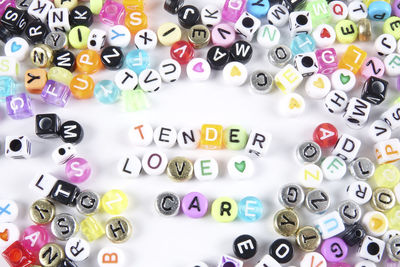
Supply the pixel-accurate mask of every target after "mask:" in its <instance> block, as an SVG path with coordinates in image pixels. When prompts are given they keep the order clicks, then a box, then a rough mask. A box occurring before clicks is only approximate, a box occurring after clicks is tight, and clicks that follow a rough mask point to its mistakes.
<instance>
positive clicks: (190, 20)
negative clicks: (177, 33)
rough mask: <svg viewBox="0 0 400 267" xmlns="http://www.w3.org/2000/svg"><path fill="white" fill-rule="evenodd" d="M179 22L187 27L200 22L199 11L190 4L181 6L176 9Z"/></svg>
mask: <svg viewBox="0 0 400 267" xmlns="http://www.w3.org/2000/svg"><path fill="white" fill-rule="evenodd" d="M178 20H179V24H181V26H182V27H183V28H186V29H189V28H190V27H192V26H193V25H196V24H198V23H199V22H200V11H199V10H198V9H197V7H195V6H192V5H187V6H183V7H181V8H180V9H179V11H178Z"/></svg>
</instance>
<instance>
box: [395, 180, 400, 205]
mask: <svg viewBox="0 0 400 267" xmlns="http://www.w3.org/2000/svg"><path fill="white" fill-rule="evenodd" d="M394 194H395V196H396V199H397V204H400V183H399V184H397V185H396V186H395V188H394Z"/></svg>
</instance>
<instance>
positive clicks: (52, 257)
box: [39, 243, 65, 267]
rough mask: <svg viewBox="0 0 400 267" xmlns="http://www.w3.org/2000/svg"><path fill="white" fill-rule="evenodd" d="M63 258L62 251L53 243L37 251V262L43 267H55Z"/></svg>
mask: <svg viewBox="0 0 400 267" xmlns="http://www.w3.org/2000/svg"><path fill="white" fill-rule="evenodd" d="M64 258H65V254H64V250H63V249H62V248H61V247H60V246H59V245H57V244H54V243H49V244H46V245H44V246H43V247H42V248H41V249H40V251H39V261H40V264H42V265H43V267H57V266H58V264H59V263H60V262H61V261H62V260H63V259H64Z"/></svg>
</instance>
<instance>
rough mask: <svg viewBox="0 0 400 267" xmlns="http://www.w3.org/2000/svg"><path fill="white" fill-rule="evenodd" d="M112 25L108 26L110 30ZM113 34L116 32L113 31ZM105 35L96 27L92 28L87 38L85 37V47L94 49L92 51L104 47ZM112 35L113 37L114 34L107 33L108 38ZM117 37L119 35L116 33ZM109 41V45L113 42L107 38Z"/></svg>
mask: <svg viewBox="0 0 400 267" xmlns="http://www.w3.org/2000/svg"><path fill="white" fill-rule="evenodd" d="M114 27H118V26H114ZM114 27H112V28H110V29H111V31H112V29H113V28H114ZM115 31H116V30H115ZM115 34H117V33H115ZM106 36H107V33H106V32H105V31H103V30H100V29H96V28H94V29H92V30H91V31H90V33H89V36H88V39H87V48H88V49H90V50H94V51H100V50H101V49H103V48H104V45H105V44H106ZM110 36H111V37H110ZM112 37H114V36H113V35H111V34H109V35H108V38H109V39H111V38H112ZM117 37H119V34H118V35H117ZM115 39H116V38H115ZM109 43H110V45H112V44H114V43H113V42H110V40H109ZM121 47H122V46H121Z"/></svg>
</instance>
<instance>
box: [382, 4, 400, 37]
mask: <svg viewBox="0 0 400 267" xmlns="http://www.w3.org/2000/svg"><path fill="white" fill-rule="evenodd" d="M397 3H398V2H397ZM383 33H388V34H390V35H393V37H394V38H395V39H396V40H399V39H400V18H399V17H396V16H392V17H390V18H388V19H387V20H385V23H383Z"/></svg>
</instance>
